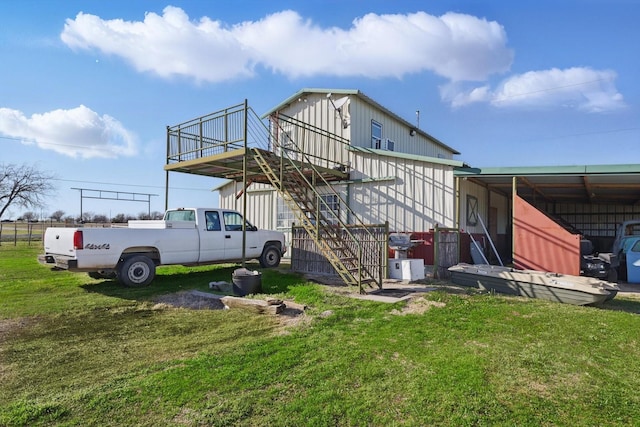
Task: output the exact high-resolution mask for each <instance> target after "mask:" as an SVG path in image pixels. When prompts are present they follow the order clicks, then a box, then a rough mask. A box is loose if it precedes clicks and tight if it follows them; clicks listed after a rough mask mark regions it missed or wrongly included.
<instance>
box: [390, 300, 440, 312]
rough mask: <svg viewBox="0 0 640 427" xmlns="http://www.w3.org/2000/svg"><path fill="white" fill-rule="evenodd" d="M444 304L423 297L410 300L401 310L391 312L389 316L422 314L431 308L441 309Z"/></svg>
mask: <svg viewBox="0 0 640 427" xmlns="http://www.w3.org/2000/svg"><path fill="white" fill-rule="evenodd" d="M445 306H446V304H445V303H443V302H440V301H430V300H428V299H425V298H424V297H417V298H411V299H410V300H409V301H408V302H407V304H405V306H404V307H402V309H401V310H393V311H392V312H391V314H395V315H397V316H405V315H407V314H423V313H424V312H426V311H429V310H431V309H432V308H434V307H436V308H442V307H445Z"/></svg>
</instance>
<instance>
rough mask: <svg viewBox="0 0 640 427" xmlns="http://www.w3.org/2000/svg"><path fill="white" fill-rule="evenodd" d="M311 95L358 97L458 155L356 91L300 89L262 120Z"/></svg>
mask: <svg viewBox="0 0 640 427" xmlns="http://www.w3.org/2000/svg"><path fill="white" fill-rule="evenodd" d="M312 93H324V94H329V93H333V94H336V95H351V96H355V97H358V98H359V99H361V100H362V101H364V102H366V103H368V104H369V105H371V106H373V107H375V108H377V109H378V110H380V111H382V112H384V113H385V114H387V115H389V116H391V117H393V118H394V119H396V120H397V121H399V122H401V123H402V124H404V125H405V126H407V128H410V129H415V130H416V132H417V133H419V134H420V135H422V136H423V137H425V138H428V139H430V140H431V141H433V142H434V143H436V144H437V145H439V146H441V147H442V148H444V149H446V150H448V151H451V153H452V154H460V152H459V151H458V150H456V149H455V148H452V147H450V146H448V145H447V144H445V143H444V142H442V141H440V140H438V139H437V138H434V137H433V136H431V135H429V134H428V133H427V132H425V131H423V130H421V129H418V128H416V127H415V126H414V125H413V124H411V123H409V122H408V121H406V120H405V119H403V118H402V117H400V116H399V115H397V114H396V113H394V112H393V111H391V110H389V109H388V108H386V107H384V106H383V105H382V104H379V103H377V102H376V101H374V100H373V99H371V98H369V97H368V96H367V95H365V94H364V93H362V92H361V91H359V90H358V89H319V88H304V89H300V90H299V91H298V92H296V93H294V94H293V95H291V96H290V97H289V98H287V99H285V100H284V101H282V102H281V103H280V104H278V105H276V106H275V107H273V108H272V109H270V110H269V111H267V112H266V113H264V114H263V115H262V118H263V119H264V118H266V117H268V116H269V115H271V114H273V113H275V112H276V111H280V110H282V109H284V108H286V107H287V106H289V105H290V104H292V103H293V102H297V101H298V99H299V98H301V97H303V96H304V95H308V94H312Z"/></svg>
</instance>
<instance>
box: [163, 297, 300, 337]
mask: <svg viewBox="0 0 640 427" xmlns="http://www.w3.org/2000/svg"><path fill="white" fill-rule="evenodd" d="M220 297H222V295H220V296H217V295H214V294H206V293H204V292H197V291H182V292H176V293H174V294H166V295H161V296H159V297H157V298H155V299H154V301H155V302H156V305H155V306H154V309H156V310H161V309H163V308H169V307H174V308H175V307H179V308H188V309H192V310H223V309H224V308H225V305H224V303H223V302H222V301H221V300H220ZM284 303H285V309H284V310H283V311H282V312H281V313H279V314H277V315H275V318H276V319H277V320H278V323H279V324H280V326H282V327H283V328H282V329H281V330H280V333H281V334H283V335H286V334H288V333H289V331H288V330H289V329H290V328H293V327H296V326H300V325H305V324H308V323H309V322H310V321H311V316H308V315H307V314H306V313H305V308H306V307H304V306H301V305H299V304H295V303H293V302H288V304H289V305H287V301H284Z"/></svg>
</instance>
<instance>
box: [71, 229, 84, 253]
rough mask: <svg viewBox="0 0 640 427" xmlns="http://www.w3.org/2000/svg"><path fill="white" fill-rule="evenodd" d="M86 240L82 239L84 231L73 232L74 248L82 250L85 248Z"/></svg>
mask: <svg viewBox="0 0 640 427" xmlns="http://www.w3.org/2000/svg"><path fill="white" fill-rule="evenodd" d="M83 243H84V242H83V241H82V231H79V230H78V231H76V232H75V233H73V249H75V250H77V251H78V250H80V249H82V248H83V246H84V244H83Z"/></svg>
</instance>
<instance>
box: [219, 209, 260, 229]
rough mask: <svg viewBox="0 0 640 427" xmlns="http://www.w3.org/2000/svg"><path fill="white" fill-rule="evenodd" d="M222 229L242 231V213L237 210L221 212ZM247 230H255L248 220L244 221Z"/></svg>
mask: <svg viewBox="0 0 640 427" xmlns="http://www.w3.org/2000/svg"><path fill="white" fill-rule="evenodd" d="M222 215H223V218H224V229H225V230H227V231H242V215H240V214H239V213H238V212H223V213H222ZM246 223H247V225H246V227H247V230H252V229H253V230H257V229H256V228H255V227H254V226H253V225H251V223H250V222H249V221H247V222H246Z"/></svg>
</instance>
